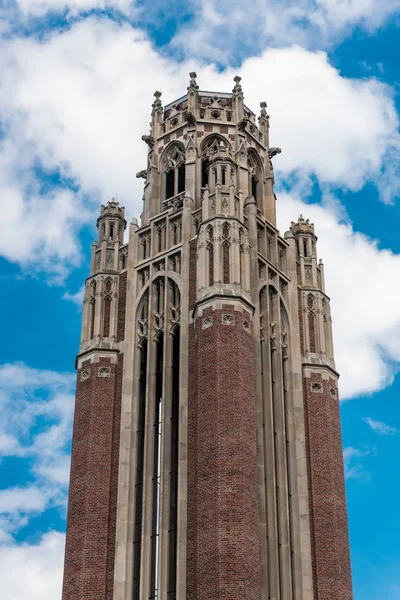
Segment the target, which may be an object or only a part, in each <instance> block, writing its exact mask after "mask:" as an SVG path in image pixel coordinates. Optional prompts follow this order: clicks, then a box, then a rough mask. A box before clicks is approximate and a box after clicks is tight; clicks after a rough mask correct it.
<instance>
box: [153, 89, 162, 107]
mask: <svg viewBox="0 0 400 600" xmlns="http://www.w3.org/2000/svg"><path fill="white" fill-rule="evenodd" d="M154 97H155V100H154V102H153V104H152V107H153V112H158V111H160V110H162V104H161V100H160V98H161V92H158V91H156V92H154Z"/></svg>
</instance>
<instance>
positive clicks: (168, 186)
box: [165, 169, 175, 199]
mask: <svg viewBox="0 0 400 600" xmlns="http://www.w3.org/2000/svg"><path fill="white" fill-rule="evenodd" d="M173 196H175V169H169V170H168V171H167V172H166V174H165V198H166V199H167V198H172V197H173Z"/></svg>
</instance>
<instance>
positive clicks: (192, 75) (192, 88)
mask: <svg viewBox="0 0 400 600" xmlns="http://www.w3.org/2000/svg"><path fill="white" fill-rule="evenodd" d="M189 76H190V81H189V87H188V92H190V91H197V90H198V89H199V86H198V85H197V81H196V77H197V73H196V71H192V72H191V73H189Z"/></svg>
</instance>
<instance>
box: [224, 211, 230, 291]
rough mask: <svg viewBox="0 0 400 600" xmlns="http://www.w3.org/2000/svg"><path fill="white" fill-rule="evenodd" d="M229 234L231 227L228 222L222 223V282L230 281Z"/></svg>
mask: <svg viewBox="0 0 400 600" xmlns="http://www.w3.org/2000/svg"><path fill="white" fill-rule="evenodd" d="M230 234H231V228H230V227H229V225H228V223H224V225H223V227H222V275H223V282H224V283H229V281H230V276H229V268H230V264H229V246H230V242H229V238H230Z"/></svg>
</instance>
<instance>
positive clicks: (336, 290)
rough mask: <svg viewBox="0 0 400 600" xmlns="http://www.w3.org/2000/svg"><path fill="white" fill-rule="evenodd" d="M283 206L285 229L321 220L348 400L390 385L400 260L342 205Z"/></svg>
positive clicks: (284, 201) (399, 309)
mask: <svg viewBox="0 0 400 600" xmlns="http://www.w3.org/2000/svg"><path fill="white" fill-rule="evenodd" d="M277 208H278V217H279V223H280V225H281V228H282V229H284V227H285V225H284V224H286V223H288V221H289V220H290V218H291V217H292V218H293V215H295V216H297V215H298V214H299V213H303V214H304V215H305V216H306V215H307V216H308V217H310V219H311V220H312V221H314V222H315V228H316V234H317V235H318V236H319V241H318V254H319V257H320V258H322V259H323V261H324V263H325V267H326V268H325V276H326V290H327V293H328V294H329V295H331V296H332V317H333V328H334V343H335V356H336V365H337V368H338V370H339V372H340V373H341V378H340V391H341V397H342V399H346V398H351V397H354V396H358V395H362V394H366V393H369V392H373V391H375V390H378V389H381V388H383V387H385V386H387V385H388V384H390V383H391V382H392V379H393V376H394V374H395V372H396V371H397V370H398V361H399V358H400V306H399V303H398V301H397V298H398V295H399V294H400V283H399V281H398V279H397V278H395V277H393V276H392V273H396V272H400V256H399V255H396V254H393V253H392V252H390V251H389V250H379V249H378V244H377V242H376V241H374V240H371V239H369V238H367V237H366V236H365V235H363V234H361V233H358V232H355V231H354V230H353V229H352V226H351V223H348V222H347V221H345V220H343V218H342V213H341V211H340V206H339V205H337V204H334V203H330V204H329V205H328V206H325V207H324V206H318V205H307V204H304V203H303V202H301V201H300V200H298V199H296V198H294V197H292V196H289V195H285V194H281V196H280V198H279V202H278V203H277ZM371 281H373V286H371ZM395 339H396V340H397V343H395V342H394V340H395ZM394 361H397V363H396V362H394Z"/></svg>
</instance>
